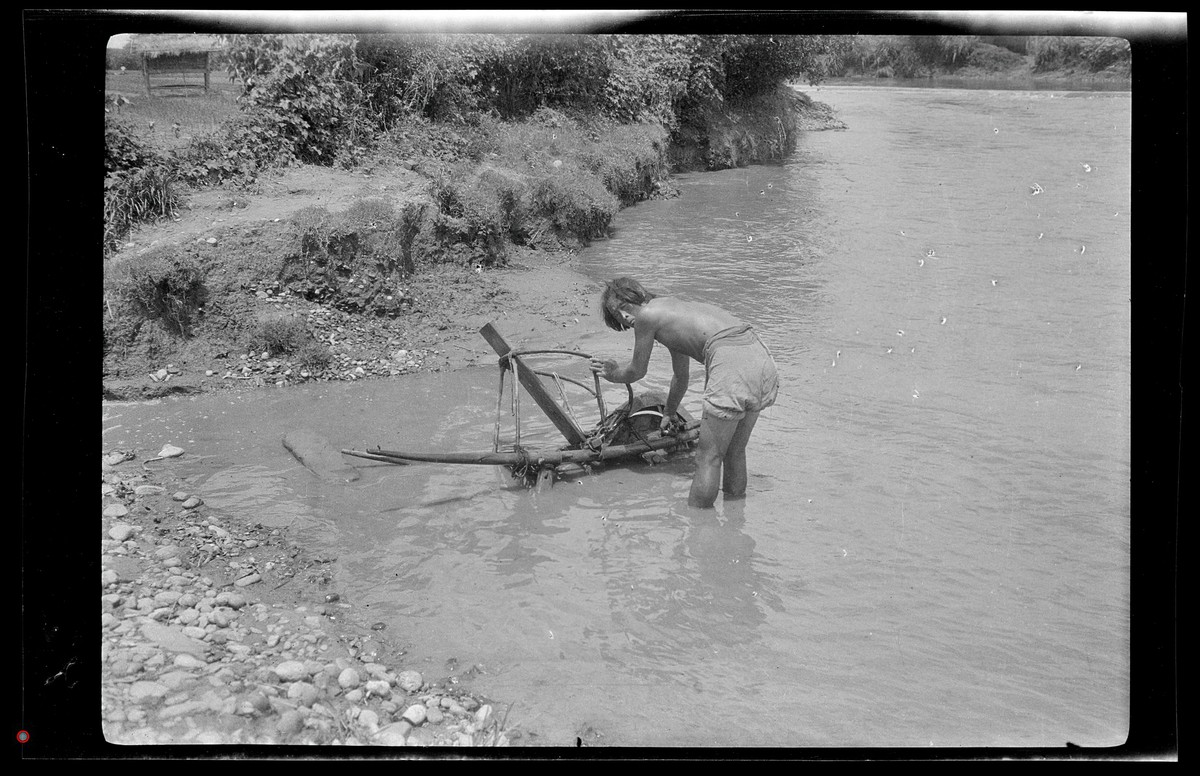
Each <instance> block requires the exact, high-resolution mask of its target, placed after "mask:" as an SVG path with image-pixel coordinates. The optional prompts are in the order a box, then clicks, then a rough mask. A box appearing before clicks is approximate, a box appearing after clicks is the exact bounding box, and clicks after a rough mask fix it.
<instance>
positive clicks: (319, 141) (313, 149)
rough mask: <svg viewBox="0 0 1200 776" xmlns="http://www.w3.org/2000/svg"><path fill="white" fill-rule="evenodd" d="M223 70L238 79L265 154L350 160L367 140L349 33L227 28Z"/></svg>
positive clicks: (247, 143)
mask: <svg viewBox="0 0 1200 776" xmlns="http://www.w3.org/2000/svg"><path fill="white" fill-rule="evenodd" d="M226 42H227V44H228V46H227V54H228V57H229V59H228V61H229V68H230V74H231V76H233V77H234V78H235V79H236V80H238V81H240V82H241V83H242V88H243V92H242V96H241V98H240V99H241V100H242V101H243V102H244V105H245V108H246V110H247V119H246V124H247V126H246V129H248V130H250V133H251V137H242V138H239V140H241V141H244V142H238V143H231V144H230V147H231V148H232V149H235V150H237V151H242V150H244V149H247V148H252V147H258V148H261V149H262V150H261V152H260V153H261V154H263V155H266V156H267V157H268V158H271V159H279V160H283V161H292V160H295V161H298V162H302V163H305V164H318V165H324V166H333V165H340V166H343V167H349V166H352V165H353V164H354V163H355V162H356V161H357V160H359V159H360V158H361V155H362V154H363V152H364V151H365V150H366V147H367V146H368V145H369V139H370V138H371V136H372V134H373V132H372V130H371V128H370V127H369V126H368V122H367V120H366V114H365V109H364V107H363V99H362V97H363V95H362V90H361V88H360V87H359V85H358V84H357V83H356V81H355V80H354V74H355V63H356V57H355V51H354V50H355V46H356V43H357V41H356V39H355V37H354V36H353V35H310V34H294V35H231V36H226Z"/></svg>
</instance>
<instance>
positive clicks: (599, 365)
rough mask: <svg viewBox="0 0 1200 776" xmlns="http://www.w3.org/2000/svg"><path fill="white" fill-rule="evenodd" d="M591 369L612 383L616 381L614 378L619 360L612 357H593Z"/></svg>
mask: <svg viewBox="0 0 1200 776" xmlns="http://www.w3.org/2000/svg"><path fill="white" fill-rule="evenodd" d="M591 369H592V371H593V372H595V373H596V374H598V375H600V376H601V377H603V378H604V379H605V380H608V381H609V382H610V383H612V382H616V381H615V380H613V378H612V375H613V372H615V371H616V370H617V362H616V361H613V360H612V359H604V358H596V357H594V356H593V357H592V359H591Z"/></svg>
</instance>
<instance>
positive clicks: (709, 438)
mask: <svg viewBox="0 0 1200 776" xmlns="http://www.w3.org/2000/svg"><path fill="white" fill-rule="evenodd" d="M741 422H742V419H741V418H733V419H730V420H723V419H721V418H718V417H716V416H715V415H713V414H711V413H709V412H705V413H704V417H703V418H702V419H701V421H700V441H699V444H698V446H697V447H696V474H695V475H694V476H693V477H692V489H691V491H690V492H689V493H688V504H689V505H691V506H693V507H711V506H712V505H713V503H714V502H715V501H716V500H717V489H718V486H719V485H720V483H721V463H722V462H723V461H724V460H725V454H726V452H727V451H728V450H729V446H730V442H731V441H732V439H733V437H734V435H735V433H736V432H737V430H738V427H739V426H740V425H741ZM746 436H747V438H748V437H749V434H748V433H747V435H746ZM745 447H746V445H745V442H744V441H743V442H742V453H743V455H742V469H743V473H744V471H745ZM742 486H743V489H744V488H745V482H744V481H743V485H742Z"/></svg>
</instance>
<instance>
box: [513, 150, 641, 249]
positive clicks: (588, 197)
mask: <svg viewBox="0 0 1200 776" xmlns="http://www.w3.org/2000/svg"><path fill="white" fill-rule="evenodd" d="M530 199H531V201H532V208H531V209H532V211H533V213H534V214H535V215H538V216H541V217H543V218H545V219H547V220H548V221H549V223H550V224H552V225H553V228H554V230H555V232H556V233H557V234H558V235H559V236H561V237H575V238H578V239H580V240H581V241H583V242H584V243H586V242H588V241H589V240H591V239H593V238H596V237H600V236H602V235H604V234H605V232H606V230H607V228H608V225H609V223H611V222H612V218H613V216H614V215H616V213H617V211H618V210H619V209H620V204H619V203H618V202H617V198H616V197H615V196H613V194H612V192H610V191H609V190H608V189H607V188H605V187H604V184H603V183H602V182H601V181H600V179H599V178H597V177H596V176H595V175H592V174H590V173H587V172H586V171H584V170H579V169H576V168H575V167H573V166H564V167H563V168H562V169H561V170H560V171H559V172H557V173H555V174H551V175H547V176H545V177H543V178H541V179H539V180H538V181H536V182H535V183H534V184H533V187H532V191H531V192H530Z"/></svg>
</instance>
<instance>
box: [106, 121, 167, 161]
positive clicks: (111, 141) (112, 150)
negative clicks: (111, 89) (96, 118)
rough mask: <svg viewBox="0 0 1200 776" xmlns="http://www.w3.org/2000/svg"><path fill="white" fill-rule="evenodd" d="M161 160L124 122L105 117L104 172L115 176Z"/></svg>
mask: <svg viewBox="0 0 1200 776" xmlns="http://www.w3.org/2000/svg"><path fill="white" fill-rule="evenodd" d="M157 159H159V156H158V154H157V152H155V151H154V150H153V149H151V148H150V147H149V146H147V145H146V144H145V143H143V142H142V141H141V140H140V139H139V138H138V137H137V136H135V135H134V134H133V131H132V129H131V128H130V127H129V126H128V125H127V124H125V123H124V122H122V121H120V120H118V119H115V118H113V117H112V116H110V115H108V114H105V116H104V172H105V174H106V175H113V174H115V173H120V172H128V171H130V170H136V169H138V168H140V167H145V166H146V165H147V164H149V163H151V162H153V161H156V160H157Z"/></svg>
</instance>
